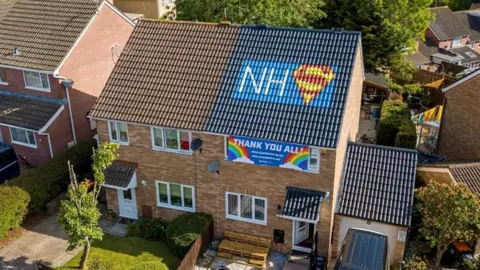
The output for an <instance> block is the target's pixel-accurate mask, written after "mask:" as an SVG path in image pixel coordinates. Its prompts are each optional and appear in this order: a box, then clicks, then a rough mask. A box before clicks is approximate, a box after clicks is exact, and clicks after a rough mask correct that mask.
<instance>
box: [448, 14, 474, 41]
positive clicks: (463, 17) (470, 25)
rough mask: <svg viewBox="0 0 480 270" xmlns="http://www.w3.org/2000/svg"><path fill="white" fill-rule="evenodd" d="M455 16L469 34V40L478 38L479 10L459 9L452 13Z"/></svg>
mask: <svg viewBox="0 0 480 270" xmlns="http://www.w3.org/2000/svg"><path fill="white" fill-rule="evenodd" d="M453 15H454V16H455V18H457V20H458V21H459V22H461V23H462V24H463V26H465V27H466V28H467V29H468V30H469V34H470V40H472V41H477V40H480V12H479V11H468V10H461V11H456V12H454V13H453Z"/></svg>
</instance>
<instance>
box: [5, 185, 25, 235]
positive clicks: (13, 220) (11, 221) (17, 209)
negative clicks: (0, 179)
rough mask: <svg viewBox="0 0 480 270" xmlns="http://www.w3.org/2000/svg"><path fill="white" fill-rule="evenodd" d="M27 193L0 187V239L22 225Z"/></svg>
mask: <svg viewBox="0 0 480 270" xmlns="http://www.w3.org/2000/svg"><path fill="white" fill-rule="evenodd" d="M28 201H29V196H28V193H27V192H25V191H23V190H22V189H20V188H18V187H9V186H1V187H0V213H2V218H0V238H2V237H4V236H5V235H7V233H8V231H9V230H11V229H15V228H17V227H18V226H20V224H21V223H22V220H23V218H24V217H25V214H26V212H27V205H28Z"/></svg>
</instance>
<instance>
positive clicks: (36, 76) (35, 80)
mask: <svg viewBox="0 0 480 270" xmlns="http://www.w3.org/2000/svg"><path fill="white" fill-rule="evenodd" d="M23 77H24V79H25V87H26V88H28V89H33V90H39V91H46V92H50V83H49V81H48V75H47V74H45V73H39V72H33V71H23Z"/></svg>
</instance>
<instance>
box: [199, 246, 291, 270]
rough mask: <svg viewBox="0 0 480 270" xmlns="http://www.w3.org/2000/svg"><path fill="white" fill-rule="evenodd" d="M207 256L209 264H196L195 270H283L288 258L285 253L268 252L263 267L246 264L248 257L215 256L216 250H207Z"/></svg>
mask: <svg viewBox="0 0 480 270" xmlns="http://www.w3.org/2000/svg"><path fill="white" fill-rule="evenodd" d="M206 254H207V256H211V258H212V259H213V262H212V263H211V265H209V266H196V267H195V270H209V269H211V270H215V269H229V270H254V269H273V270H283V269H284V266H285V264H286V263H287V260H288V255H287V254H282V253H276V252H271V253H269V254H268V257H267V262H266V266H265V268H260V267H258V266H252V265H249V264H248V259H246V258H243V257H237V256H233V257H232V259H224V258H220V257H215V256H216V252H215V251H213V250H208V251H207V252H206Z"/></svg>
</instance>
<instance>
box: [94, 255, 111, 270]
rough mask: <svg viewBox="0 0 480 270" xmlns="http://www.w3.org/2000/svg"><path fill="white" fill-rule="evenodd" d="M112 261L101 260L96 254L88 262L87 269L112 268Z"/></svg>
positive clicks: (104, 269)
mask: <svg viewBox="0 0 480 270" xmlns="http://www.w3.org/2000/svg"><path fill="white" fill-rule="evenodd" d="M112 268H113V266H112V263H111V262H107V261H102V260H101V259H100V257H98V256H97V255H95V256H93V258H92V259H91V260H90V261H89V262H88V269H89V270H110V269H112Z"/></svg>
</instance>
